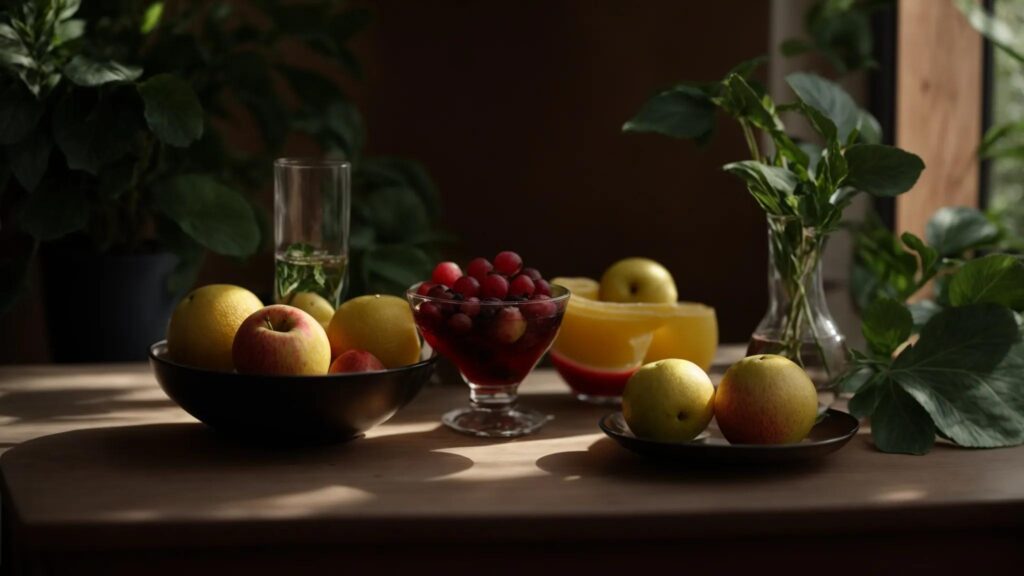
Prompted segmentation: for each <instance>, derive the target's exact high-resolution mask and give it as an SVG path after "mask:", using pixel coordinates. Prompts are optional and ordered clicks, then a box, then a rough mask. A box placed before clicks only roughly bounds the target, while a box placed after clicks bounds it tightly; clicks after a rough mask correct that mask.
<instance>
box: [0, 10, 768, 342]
mask: <svg viewBox="0 0 1024 576" xmlns="http://www.w3.org/2000/svg"><path fill="white" fill-rule="evenodd" d="M363 3H364V4H365V5H367V6H369V7H371V8H372V9H373V10H375V12H376V19H375V22H374V24H373V25H372V27H371V29H370V31H368V32H367V33H366V34H365V35H364V36H363V37H362V38H361V39H360V40H359V42H358V43H357V46H356V49H357V52H358V54H359V56H360V58H361V60H362V62H363V64H364V68H365V69H366V78H365V81H364V82H363V83H362V84H361V85H359V86H357V87H356V95H357V97H358V99H359V101H360V103H361V107H362V110H363V112H364V114H365V117H366V124H367V129H368V137H369V140H368V151H369V152H370V153H373V154H391V155H403V156H410V157H414V158H417V159H419V160H421V161H422V162H423V163H424V164H425V165H426V166H427V168H428V169H429V171H430V173H431V174H432V175H433V177H434V178H435V180H436V182H437V184H438V187H439V189H440V191H441V194H442V197H443V201H444V203H445V216H444V221H445V225H446V226H447V227H448V228H449V229H450V230H452V231H453V232H455V233H456V234H457V235H458V237H459V238H460V242H459V244H458V245H457V246H455V247H454V253H453V254H452V255H451V256H452V257H455V258H458V259H465V258H468V257H471V256H474V255H478V254H481V255H492V254H494V253H496V252H497V251H499V250H503V249H514V250H517V251H519V252H520V253H521V254H522V255H523V256H524V258H526V259H527V260H529V261H530V262H531V263H533V264H535V265H536V266H537V267H538V268H540V269H541V270H542V271H543V272H544V273H545V274H546V275H548V276H556V275H588V276H595V277H597V276H599V275H600V274H601V272H602V271H603V269H604V268H605V267H606V266H607V265H609V264H611V263H612V262H613V261H615V260H616V259H618V258H622V257H627V256H634V255H637V256H647V257H650V258H654V259H656V260H659V261H661V262H662V263H664V264H665V265H666V266H667V267H668V268H669V269H670V270H671V271H672V272H673V274H674V275H675V277H676V281H677V283H678V285H679V290H680V295H681V297H682V298H685V299H688V300H697V301H702V302H706V303H708V304H710V305H713V306H714V307H715V308H716V309H717V311H718V317H719V323H720V326H721V334H722V340H723V341H742V340H746V338H747V337H748V336H749V334H750V332H751V331H752V330H753V328H754V325H755V324H756V322H757V320H758V319H759V318H760V315H761V314H762V313H763V311H764V305H765V302H766V296H765V281H764V278H765V266H766V243H765V239H764V224H763V221H762V216H761V214H760V212H759V211H758V209H757V207H756V206H755V205H754V203H753V201H752V200H751V199H750V198H749V197H748V195H747V194H746V192H745V191H744V190H743V188H742V186H741V185H739V183H738V182H737V181H735V180H734V179H733V178H732V177H730V176H728V175H726V174H724V173H723V172H722V171H721V169H720V167H721V165H722V164H724V163H726V162H729V161H732V160H737V159H741V158H743V157H745V154H746V153H745V150H744V145H743V141H742V137H741V135H740V134H739V132H738V131H737V130H736V129H735V128H734V127H733V126H732V125H731V124H729V123H728V122H722V124H721V126H720V129H719V131H718V133H717V134H716V136H715V138H714V141H713V142H712V144H711V145H710V146H708V147H707V148H706V149H704V150H698V149H697V148H696V147H695V146H693V145H692V144H690V143H687V142H678V141H674V140H670V139H667V138H663V137H658V136H650V135H624V134H622V133H621V131H620V127H621V126H622V123H623V122H624V121H625V120H627V119H628V118H629V117H630V116H631V115H632V114H633V113H634V112H635V111H636V110H638V108H639V107H640V105H641V104H642V103H643V101H644V100H645V99H646V98H647V97H648V96H649V95H650V94H651V93H652V92H653V91H654V90H656V89H657V88H659V87H665V86H669V85H671V84H673V83H675V82H676V81H679V80H684V79H694V80H695V79H712V78H717V77H719V76H721V75H722V74H723V73H724V72H725V71H726V70H728V69H729V68H730V67H732V66H733V65H734V64H735V63H737V62H739V61H740V60H743V59H746V58H750V57H752V56H754V55H757V54H761V53H764V52H766V51H767V50H768V48H769V47H768V33H769V29H768V9H769V4H768V3H767V2H750V1H749V0H718V1H716V2H683V1H678V0H644V1H642V2H639V1H633V0H601V1H597V0H515V1H513V0H487V1H480V0H478V1H469V0H431V1H429V2H421V1H414V0H376V1H370V0H366V1H365V2H363ZM739 14H743V16H742V17H738V15H739ZM272 274H273V268H272V263H271V260H270V258H269V255H265V256H263V257H259V258H254V259H253V260H252V261H251V262H249V263H248V264H246V265H243V266H239V265H237V264H235V263H232V262H227V261H224V260H222V259H209V262H208V264H207V267H206V269H205V271H204V274H203V278H202V280H203V281H222V282H223V281H227V282H239V283H244V284H247V285H250V286H252V287H254V288H255V289H259V290H263V289H265V288H269V285H270V282H271V278H272ZM41 313H42V307H41V304H40V303H39V298H38V296H37V295H36V294H32V295H30V297H28V298H24V299H23V300H22V302H21V304H20V305H19V307H18V308H17V309H16V310H14V311H13V313H11V314H8V316H7V317H5V318H2V319H0V338H2V340H3V343H4V346H2V347H0V348H2V349H3V351H2V352H0V361H4V362H12V361H13V362H17V361H39V360H45V359H46V356H47V353H46V350H45V335H44V334H43V332H42V321H41V319H40V315H41Z"/></svg>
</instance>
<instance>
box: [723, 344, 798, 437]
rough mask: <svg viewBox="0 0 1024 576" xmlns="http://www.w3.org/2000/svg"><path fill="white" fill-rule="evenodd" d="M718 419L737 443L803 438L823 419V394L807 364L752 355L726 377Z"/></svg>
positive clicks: (724, 433) (777, 357)
mask: <svg viewBox="0 0 1024 576" xmlns="http://www.w3.org/2000/svg"><path fill="white" fill-rule="evenodd" d="M715 418H716V419H717V420H718V427H719V428H720V429H721V430H722V434H723V435H724V436H725V437H726V439H727V440H729V442H732V443H733V444H788V443H792V442H799V441H801V440H803V439H804V437H806V436H807V433H808V432H810V431H811V428H812V427H813V426H814V422H815V421H816V420H817V418H818V393H817V390H815V389H814V383H813V382H811V379H810V378H809V377H808V376H807V373H806V372H804V370H803V368H801V367H800V366H798V365H797V364H796V363H795V362H793V361H792V360H790V359H789V358H785V357H783V356H776V355H774V354H760V355H757V356H748V357H746V358H744V359H742V360H740V361H739V362H737V363H735V364H733V365H732V366H730V367H729V369H728V370H726V372H725V375H724V376H722V381H721V382H720V383H719V384H718V391H717V392H716V393H715Z"/></svg>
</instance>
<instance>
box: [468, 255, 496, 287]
mask: <svg viewBox="0 0 1024 576" xmlns="http://www.w3.org/2000/svg"><path fill="white" fill-rule="evenodd" d="M493 269H494V266H492V265H491V262H490V261H489V260H487V258H473V259H472V260H470V261H469V264H468V265H467V266H466V275H467V276H472V277H473V278H476V279H477V282H483V281H484V279H485V278H487V275H488V274H490V273H491V270H493Z"/></svg>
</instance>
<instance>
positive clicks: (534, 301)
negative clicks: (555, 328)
mask: <svg viewBox="0 0 1024 576" xmlns="http://www.w3.org/2000/svg"><path fill="white" fill-rule="evenodd" d="M557 311H558V307H557V306H555V303H554V302H552V301H551V297H550V296H545V295H543V294H537V295H535V296H534V297H533V298H531V299H530V301H529V302H527V303H526V304H523V316H526V317H527V318H548V317H551V316H554V315H555V313H556V312H557Z"/></svg>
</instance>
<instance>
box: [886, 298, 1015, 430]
mask: <svg viewBox="0 0 1024 576" xmlns="http://www.w3.org/2000/svg"><path fill="white" fill-rule="evenodd" d="M1022 374H1024V343H1022V342H1021V337H1020V332H1019V330H1018V327H1017V321H1016V319H1015V317H1014V314H1013V312H1012V311H1011V310H1009V309H1008V308H1004V307H1002V306H996V305H992V304H976V305H971V306H962V307H957V308H947V309H945V310H943V311H942V312H940V313H938V314H936V315H935V316H934V317H933V318H932V319H931V321H930V322H928V324H927V325H925V327H924V329H923V330H922V331H921V335H920V338H919V340H918V342H917V344H915V345H914V346H913V347H910V348H907V349H906V350H904V351H903V352H902V353H901V354H900V355H899V357H897V358H896V360H895V361H894V362H893V365H892V369H891V372H890V375H891V378H892V379H893V380H895V381H896V382H897V383H898V384H899V385H900V386H902V387H903V389H904V390H906V391H907V392H908V393H909V394H910V395H911V396H913V397H914V399H916V400H917V402H918V403H920V404H921V406H922V407H923V408H924V409H925V410H926V411H927V412H928V414H930V415H931V418H932V420H933V421H934V422H935V426H936V427H937V428H938V429H939V430H940V431H941V432H942V433H943V434H944V435H945V436H946V437H948V438H950V439H952V440H953V441H954V442H956V443H957V444H960V445H961V446H971V447H997V446H1011V445H1016V444H1021V443H1024V386H1021V375H1022ZM876 417H877V413H876Z"/></svg>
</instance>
